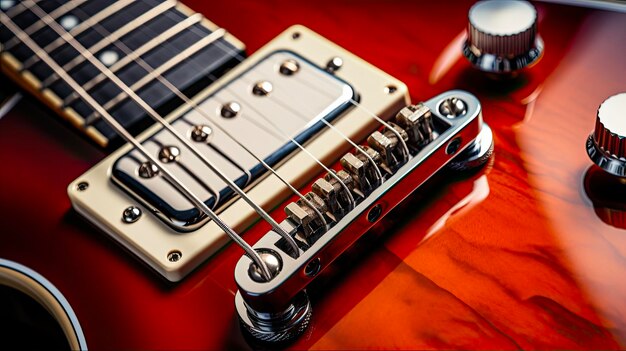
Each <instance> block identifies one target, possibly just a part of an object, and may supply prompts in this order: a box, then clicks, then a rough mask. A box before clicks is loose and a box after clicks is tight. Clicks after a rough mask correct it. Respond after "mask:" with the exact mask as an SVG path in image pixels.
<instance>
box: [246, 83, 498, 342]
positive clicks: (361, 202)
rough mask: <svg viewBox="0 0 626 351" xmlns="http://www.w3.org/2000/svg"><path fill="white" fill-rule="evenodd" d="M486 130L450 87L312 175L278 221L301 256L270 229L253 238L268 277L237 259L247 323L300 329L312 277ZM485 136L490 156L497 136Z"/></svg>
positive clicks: (267, 335) (273, 333)
mask: <svg viewBox="0 0 626 351" xmlns="http://www.w3.org/2000/svg"><path fill="white" fill-rule="evenodd" d="M451 106H456V107H458V108H455V109H451ZM481 131H482V132H483V133H489V129H488V127H487V126H486V125H483V123H482V115H481V107H480V103H479V102H478V100H477V99H476V97H474V96H473V95H471V94H469V93H467V92H464V91H458V90H455V91H449V92H446V93H444V94H441V95H439V96H436V97H434V98H432V99H430V100H428V101H426V102H424V103H420V104H417V105H411V106H408V107H405V108H404V109H402V110H400V111H399V112H398V114H397V115H396V117H395V119H394V120H393V121H390V122H388V123H386V126H384V127H381V129H380V130H377V131H375V132H373V133H372V134H370V136H369V137H368V138H367V145H363V146H356V147H355V148H354V149H353V150H352V151H351V152H349V153H347V154H345V155H344V156H343V157H342V159H341V166H342V169H338V170H334V171H331V172H330V173H328V174H326V176H325V177H323V178H320V179H318V180H317V181H315V183H314V184H313V187H312V190H311V192H309V193H307V194H306V195H305V196H306V198H307V199H309V201H308V202H305V201H297V202H295V203H291V204H289V205H287V207H286V208H285V212H286V213H287V219H285V221H283V223H282V224H281V225H282V227H284V228H288V230H289V232H290V233H291V235H293V236H294V238H296V239H297V241H298V242H299V246H300V249H301V251H302V252H301V253H300V255H299V256H297V257H296V256H295V255H293V254H292V252H291V251H290V249H289V248H288V247H287V246H286V245H285V243H284V239H282V238H281V237H280V236H279V235H277V234H276V233H275V232H273V231H270V232H268V233H267V234H266V235H265V236H264V237H263V238H261V239H260V240H259V241H257V242H256V244H255V245H254V248H255V250H257V252H259V253H260V254H261V256H262V257H263V259H264V261H265V262H266V265H267V266H268V267H270V271H271V272H272V277H271V278H270V279H266V278H264V277H263V276H262V275H261V274H260V273H259V267H258V266H257V265H256V264H255V263H253V262H252V261H251V260H250V258H249V257H247V256H243V257H242V258H241V259H240V261H239V262H238V264H237V267H236V269H235V279H236V281H237V284H238V286H239V292H238V293H237V297H236V305H237V310H238V312H239V316H240V318H241V321H242V323H243V326H244V327H245V329H246V330H247V331H248V332H249V333H250V334H251V335H252V336H254V337H255V338H257V339H260V340H263V341H285V340H288V339H290V338H293V337H295V336H297V335H298V334H299V333H301V332H302V331H303V330H304V329H305V328H306V325H307V324H308V321H309V318H310V314H311V307H310V304H309V302H308V298H307V297H306V293H305V288H306V286H307V285H308V284H309V283H310V282H311V281H312V280H313V279H314V277H315V276H317V275H318V274H319V273H320V272H321V271H322V270H323V269H324V268H326V267H327V266H328V265H330V264H331V263H332V262H333V261H334V260H335V259H336V258H337V257H338V256H339V255H340V254H341V253H342V252H343V251H344V250H346V249H347V248H348V247H350V246H351V245H352V243H353V242H354V241H355V240H357V239H358V238H359V237H360V236H361V235H362V234H364V233H365V232H366V231H367V230H368V229H369V228H370V227H372V226H373V225H374V223H376V222H377V221H378V219H379V218H381V217H382V216H384V215H385V214H386V213H387V212H389V211H390V210H391V209H392V208H393V207H395V206H396V205H397V204H398V203H399V202H400V201H402V200H403V199H404V198H405V197H406V196H408V195H409V194H410V193H411V192H412V191H413V190H414V189H416V188H417V187H419V186H420V185H421V184H422V183H424V182H425V181H426V180H427V179H429V178H430V177H431V176H432V175H433V174H434V173H436V172H437V171H438V170H439V169H441V168H442V167H444V166H445V165H446V164H449V163H450V162H451V161H452V160H453V159H454V158H457V160H456V161H457V162H461V160H462V159H463V158H466V157H469V158H471V157H473V156H474V154H473V153H467V154H463V153H462V151H464V150H466V149H467V150H474V148H476V147H477V144H480V143H481V142H483V139H482V138H479V137H478V136H479V133H480V132H481ZM485 142H486V143H487V145H482V148H483V149H485V150H487V151H488V152H487V153H486V155H487V156H488V155H490V154H491V151H490V150H491V149H490V148H491V147H492V141H491V139H490V138H487V140H485ZM470 145H473V146H472V147H469V146H470ZM478 147H479V148H481V147H480V145H478ZM383 155H384V156H383ZM482 156H485V155H482ZM338 182H341V183H342V184H344V185H345V187H341V186H336V184H337V183H338ZM348 198H349V200H348Z"/></svg>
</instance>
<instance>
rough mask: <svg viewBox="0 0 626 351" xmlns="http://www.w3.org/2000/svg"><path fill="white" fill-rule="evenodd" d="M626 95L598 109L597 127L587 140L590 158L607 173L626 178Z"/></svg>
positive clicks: (613, 97) (604, 103)
mask: <svg viewBox="0 0 626 351" xmlns="http://www.w3.org/2000/svg"><path fill="white" fill-rule="evenodd" d="M624 111H626V93H620V94H617V95H613V96H611V97H609V98H608V99H606V100H605V101H604V102H603V103H602V104H601V105H600V107H599V108H598V112H597V116H596V127H595V130H594V131H593V133H591V135H589V138H587V144H586V146H587V154H589V158H591V160H592V161H593V162H594V163H595V164H597V165H598V166H599V167H600V168H602V169H603V170H605V171H606V172H608V173H610V174H612V175H615V176H618V177H626V117H625V116H626V113H625V112H624Z"/></svg>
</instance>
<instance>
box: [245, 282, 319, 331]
mask: <svg viewBox="0 0 626 351" xmlns="http://www.w3.org/2000/svg"><path fill="white" fill-rule="evenodd" d="M235 307H236V309H237V313H238V314H239V321H240V322H241V326H242V329H243V331H244V332H245V333H247V334H248V335H249V336H251V337H252V338H254V339H255V340H257V341H260V342H265V343H287V342H289V341H291V340H293V339H295V338H297V337H298V336H300V335H302V333H304V332H305V331H306V329H307V327H308V326H309V323H310V321H311V314H312V309H311V301H310V300H309V297H308V295H307V294H306V293H305V292H302V293H300V294H299V295H298V296H296V297H294V298H293V299H292V302H291V303H289V304H288V305H287V306H286V308H285V309H284V310H282V311H279V312H273V313H263V312H258V311H256V310H255V309H254V308H252V307H251V306H249V305H248V304H247V303H246V302H245V301H244V299H243V296H242V295H241V293H240V292H239V291H238V292H237V294H236V295H235Z"/></svg>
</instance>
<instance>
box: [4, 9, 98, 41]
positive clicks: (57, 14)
mask: <svg viewBox="0 0 626 351" xmlns="http://www.w3.org/2000/svg"><path fill="white" fill-rule="evenodd" d="M85 1H86V0H73V1H70V2H67V3H65V4H63V5H61V6H59V7H57V8H56V9H55V10H54V11H52V12H50V13H49V16H50V17H52V18H55V19H56V18H58V17H60V16H62V15H65V14H67V13H68V12H69V11H71V10H72V9H75V8H77V7H78V6H80V5H81V4H82V3H84V2H85ZM20 4H21V5H22V8H24V9H27V8H29V7H30V5H26V4H30V3H29V2H25V3H20ZM10 17H13V16H10ZM44 26H45V25H44V24H43V22H41V21H37V22H35V23H33V24H31V25H30V26H28V28H26V29H24V32H25V33H26V34H28V35H31V34H33V33H35V32H36V31H38V30H40V29H41V28H43V27H44ZM18 43H19V40H18V39H17V37H13V38H12V39H11V40H9V41H8V42H7V43H6V45H5V50H8V49H11V48H12V47H13V46H15V45H16V44H18Z"/></svg>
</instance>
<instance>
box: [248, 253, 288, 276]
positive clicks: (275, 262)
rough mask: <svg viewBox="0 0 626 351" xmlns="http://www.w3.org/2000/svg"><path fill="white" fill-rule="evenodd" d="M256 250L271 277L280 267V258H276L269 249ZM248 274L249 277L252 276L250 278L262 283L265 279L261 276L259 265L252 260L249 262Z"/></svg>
mask: <svg viewBox="0 0 626 351" xmlns="http://www.w3.org/2000/svg"><path fill="white" fill-rule="evenodd" d="M257 251H258V252H259V255H260V256H261V259H262V260H263V262H265V264H266V265H267V268H268V269H269V271H270V274H271V275H272V277H275V276H276V275H277V274H278V272H280V270H281V269H282V262H281V261H280V258H278V256H277V255H276V254H275V253H273V252H272V251H270V250H257ZM248 274H249V275H250V278H252V280H254V281H255V282H259V283H262V282H266V281H267V280H266V279H265V277H264V276H263V273H262V272H261V269H260V267H258V266H257V265H256V264H255V263H254V262H253V263H250V267H249V268H248Z"/></svg>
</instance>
